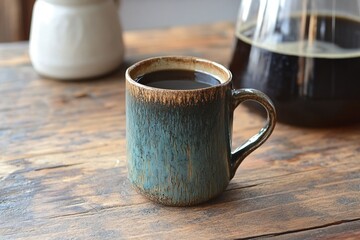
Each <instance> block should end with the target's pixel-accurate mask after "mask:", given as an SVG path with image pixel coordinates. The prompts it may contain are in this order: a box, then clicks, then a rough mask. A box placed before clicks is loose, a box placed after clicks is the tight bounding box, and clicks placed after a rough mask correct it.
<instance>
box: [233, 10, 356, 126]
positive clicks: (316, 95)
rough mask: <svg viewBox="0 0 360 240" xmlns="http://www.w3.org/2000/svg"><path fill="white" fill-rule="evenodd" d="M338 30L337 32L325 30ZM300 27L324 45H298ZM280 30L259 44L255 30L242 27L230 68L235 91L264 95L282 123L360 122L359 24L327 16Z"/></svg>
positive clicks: (287, 23) (297, 20)
mask: <svg viewBox="0 0 360 240" xmlns="http://www.w3.org/2000/svg"><path fill="white" fill-rule="evenodd" d="M314 19H315V20H314ZM333 26H336V28H334V31H330V30H329V29H325V28H330V27H333ZM300 28H305V30H304V31H303V32H305V33H308V34H310V33H313V34H315V35H314V38H313V39H322V40H321V41H319V40H313V41H310V40H309V39H311V37H309V36H304V39H308V40H307V41H299V40H298V38H297V37H296V36H297V35H298V33H299V31H300ZM310 28H311V29H314V30H312V31H310V30H311V29H310ZM275 29H276V30H275V31H274V33H273V35H272V36H268V38H267V39H265V40H263V41H260V42H259V41H256V37H255V35H256V33H255V25H252V26H249V27H243V28H241V27H240V30H239V31H238V32H237V43H236V47H235V50H234V55H233V58H232V60H231V63H230V70H231V72H232V73H233V85H234V87H235V88H240V87H251V88H256V89H259V90H261V91H263V92H265V93H266V94H267V95H268V96H270V98H271V99H272V100H273V101H274V103H275V106H276V109H277V112H278V118H279V120H280V121H283V122H287V123H292V124H299V125H307V126H326V125H336V124H342V123H350V122H360V111H359V109H360V22H359V21H358V20H355V19H350V18H345V17H336V18H335V19H333V18H332V17H330V16H327V15H311V16H307V17H306V18H305V19H304V18H303V17H301V16H293V17H291V18H288V19H286V20H283V21H279V22H278V23H276V26H275ZM354 32H355V34H354ZM329 33H332V34H329ZM350 36H351V37H350ZM354 36H356V37H354Z"/></svg>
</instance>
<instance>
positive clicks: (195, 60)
mask: <svg viewBox="0 0 360 240" xmlns="http://www.w3.org/2000/svg"><path fill="white" fill-rule="evenodd" d="M160 61H172V62H174V63H175V62H177V63H180V64H183V65H184V66H186V64H187V65H189V66H188V68H185V67H183V68H181V67H180V68H179V67H167V68H166V67H161V65H160V64H157V65H156V63H158V62H160ZM191 63H192V64H193V65H191ZM195 64H200V65H201V64H203V66H205V65H208V67H210V66H212V67H215V68H216V69H217V71H219V72H222V73H223V74H224V76H225V77H223V78H222V77H221V76H220V74H218V75H216V74H213V73H211V72H210V71H206V70H201V69H197V68H196V67H195ZM152 65H154V66H155V67H156V66H158V67H159V66H160V67H159V69H158V70H153V71H144V73H143V74H142V75H144V74H147V73H151V72H155V71H159V70H172V69H180V70H190V71H191V70H193V71H199V72H202V73H205V74H208V75H210V76H213V77H215V78H216V79H217V80H219V81H220V84H216V85H211V86H209V87H204V88H195V89H167V88H157V87H151V86H148V85H144V84H141V83H139V82H136V81H135V80H134V78H135V77H133V76H132V74H131V73H132V72H133V71H135V70H136V69H137V68H141V67H142V66H143V67H144V68H145V69H146V68H150V67H151V66H152ZM191 66H193V68H191ZM214 71H216V70H214ZM138 76H141V74H138V75H137V77H138ZM125 78H126V81H127V82H129V83H131V84H133V85H135V86H137V87H140V88H144V89H148V90H152V91H169V92H196V91H202V90H205V91H206V90H209V89H213V88H218V87H223V86H226V85H228V84H229V83H230V82H231V79H232V74H231V72H230V70H228V69H227V68H226V67H225V66H223V65H222V64H220V63H217V62H214V61H211V60H208V59H205V58H200V57H192V56H181V55H168V56H157V57H150V58H146V59H144V60H141V61H138V62H136V63H134V64H133V65H131V66H130V67H128V68H127V69H126V72H125Z"/></svg>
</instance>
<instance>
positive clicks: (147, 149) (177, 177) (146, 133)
mask: <svg viewBox="0 0 360 240" xmlns="http://www.w3.org/2000/svg"><path fill="white" fill-rule="evenodd" d="M168 69H182V70H191V71H195V70H196V71H201V72H203V73H206V74H209V75H211V76H214V77H216V78H217V79H218V80H219V84H217V85H214V86H211V87H207V88H200V89H195V90H171V89H160V88H154V87H149V86H146V85H143V84H141V83H138V82H137V81H135V80H136V79H137V78H138V77H139V76H142V75H144V74H147V73H150V72H154V71H159V70H168ZM125 75H126V131H127V132H126V136H127V164H128V177H129V179H130V182H131V183H132V184H133V185H134V186H135V188H136V189H137V190H138V191H140V192H141V193H142V194H144V195H145V196H147V197H148V198H150V199H151V200H153V201H156V202H158V203H161V204H165V205H172V206H190V205H194V204H198V203H201V202H204V201H207V200H209V199H211V198H213V197H215V196H217V195H219V194H220V193H221V192H223V191H224V190H225V188H226V187H227V185H228V183H229V181H230V180H231V179H232V178H233V176H234V174H235V171H236V170H237V168H238V166H239V165H240V163H241V162H242V161H243V160H244V158H245V157H246V156H247V155H249V154H250V153H251V152H252V151H254V150H255V149H256V148H258V147H259V146H260V145H261V144H262V143H264V142H265V140H266V139H267V138H268V137H269V136H270V134H271V133H272V131H273V129H274V127H275V122H276V113H275V108H274V106H273V104H272V102H271V100H270V99H269V98H268V97H267V96H266V95H265V94H263V93H262V92H260V91H257V90H254V89H232V87H231V73H230V71H229V70H227V69H226V68H225V67H223V66H221V65H220V64H217V63H215V62H212V61H209V60H205V59H199V58H194V57H177V56H167V57H156V58H151V59H147V60H144V61H140V62H138V63H136V64H134V65H132V66H131V67H129V68H128V69H127V71H126V74H125ZM247 100H252V101H256V102H258V103H260V104H261V105H262V106H263V107H264V108H265V109H266V111H267V121H266V123H265V126H264V127H263V128H262V129H261V130H260V131H259V132H258V133H257V134H256V135H254V136H253V137H252V138H250V139H249V140H248V141H247V142H246V143H244V144H243V145H242V146H240V147H239V148H237V149H236V150H235V151H234V152H232V151H231V135H232V134H231V131H232V121H233V112H234V109H235V108H236V107H237V106H238V105H239V104H240V103H242V102H243V101H247ZM237 124H241V122H239V123H237Z"/></svg>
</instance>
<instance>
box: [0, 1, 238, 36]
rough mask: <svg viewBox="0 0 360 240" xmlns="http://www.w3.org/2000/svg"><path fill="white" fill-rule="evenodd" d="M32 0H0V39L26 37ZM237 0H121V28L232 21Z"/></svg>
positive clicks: (134, 28) (234, 19)
mask: <svg viewBox="0 0 360 240" xmlns="http://www.w3.org/2000/svg"><path fill="white" fill-rule="evenodd" d="M34 2H35V0H0V42H11V41H24V40H28V38H29V32H30V25H31V12H32V7H33V4H34ZM239 4H240V0H226V1H219V0H182V1H178V0H151V1H149V0H121V5H120V9H119V17H120V19H121V21H122V25H123V28H124V30H137V29H148V28H163V27H171V26H175V25H193V24H204V23H212V22H219V21H233V22H235V21H236V16H237V11H238V7H239Z"/></svg>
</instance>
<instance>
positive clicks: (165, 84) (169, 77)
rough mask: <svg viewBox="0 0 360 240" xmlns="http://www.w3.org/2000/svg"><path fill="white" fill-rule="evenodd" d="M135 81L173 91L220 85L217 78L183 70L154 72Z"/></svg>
mask: <svg viewBox="0 0 360 240" xmlns="http://www.w3.org/2000/svg"><path fill="white" fill-rule="evenodd" d="M135 81H136V82H138V83H141V84H143V85H146V86H150V87H155V88H162V89H172V90H192V89H200V88H207V87H211V86H214V85H219V84H220V81H219V80H218V79H217V78H215V77H213V76H211V75H209V74H206V73H203V72H200V71H192V70H183V69H173V70H160V71H154V72H150V73H146V74H144V75H142V76H139V77H137V78H136V79H135Z"/></svg>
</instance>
